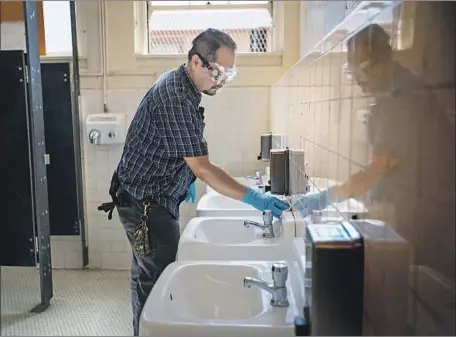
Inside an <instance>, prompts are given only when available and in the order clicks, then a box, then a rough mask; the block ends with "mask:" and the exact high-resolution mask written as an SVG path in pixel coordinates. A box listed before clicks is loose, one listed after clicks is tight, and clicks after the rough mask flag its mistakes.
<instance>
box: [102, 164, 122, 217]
mask: <svg viewBox="0 0 456 337" xmlns="http://www.w3.org/2000/svg"><path fill="white" fill-rule="evenodd" d="M119 188H120V181H119V176H118V175H117V170H115V171H114V174H113V175H112V178H111V186H110V187H109V195H110V196H111V199H112V201H111V202H105V203H102V204H101V205H100V206H98V210H99V211H104V212H105V213H108V219H109V220H111V219H112V212H113V211H114V208H115V207H116V206H117V205H119V200H118V199H117V191H118V190H119Z"/></svg>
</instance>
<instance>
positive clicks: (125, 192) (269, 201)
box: [110, 29, 289, 335]
mask: <svg viewBox="0 0 456 337" xmlns="http://www.w3.org/2000/svg"><path fill="white" fill-rule="evenodd" d="M235 51H236V44H235V42H234V41H233V40H232V38H231V37H230V36H229V35H227V34H225V33H223V32H221V31H219V30H215V29H208V30H206V31H204V32H203V33H201V34H200V35H198V36H197V37H196V38H195V39H194V40H193V46H192V48H191V50H190V51H189V53H188V62H187V64H184V65H181V66H180V67H179V68H177V69H175V70H171V71H169V72H167V73H165V74H163V75H162V76H160V78H159V79H158V80H157V82H156V83H155V84H154V85H153V86H152V88H151V89H150V90H149V91H148V92H147V94H146V95H145V97H144V98H143V100H142V102H141V103H140V105H139V107H138V110H137V112H136V114H135V117H134V119H133V121H132V123H131V126H130V128H129V130H128V135H127V139H126V142H125V147H124V151H123V155H122V158H121V161H120V163H119V166H118V168H117V171H116V173H115V174H114V177H113V183H112V186H111V190H110V194H111V196H112V197H113V200H114V203H115V205H116V207H117V210H118V213H119V218H120V221H121V222H122V224H123V225H124V227H125V230H126V233H127V236H128V239H129V241H130V243H131V245H132V247H133V261H132V268H131V271H132V308H133V317H134V319H133V326H134V334H135V335H138V333H139V331H138V330H139V318H140V316H141V311H142V309H143V307H144V304H145V301H146V299H147V297H148V295H149V293H150V292H151V290H152V287H153V285H154V284H155V282H156V280H157V279H158V277H159V276H160V274H161V273H162V271H163V270H164V269H165V268H166V267H167V266H168V265H169V264H170V263H172V262H173V261H174V260H175V257H176V253H177V247H178V242H179V236H180V230H179V223H178V219H179V206H180V204H181V202H182V201H184V200H185V199H186V197H187V196H188V195H189V194H188V191H189V189H190V192H191V193H190V194H192V193H193V198H194V188H193V187H194V185H193V184H194V181H195V180H196V178H197V177H198V178H200V179H201V180H202V181H204V182H205V183H207V184H208V185H209V186H211V187H212V188H213V189H214V190H216V191H218V192H219V193H221V194H223V195H225V196H228V197H231V198H233V199H237V200H241V201H243V202H245V203H248V204H250V205H252V206H254V207H255V208H257V209H259V210H261V211H264V210H266V209H268V210H271V211H272V212H273V214H274V215H275V216H276V217H280V216H281V214H282V212H283V210H285V209H288V207H289V206H288V204H286V203H285V202H283V201H281V200H279V199H277V198H275V197H273V196H270V195H266V194H261V193H259V192H256V191H254V190H253V189H250V188H247V187H246V186H243V185H241V184H239V183H238V182H237V181H236V180H235V179H233V178H232V177H231V176H230V175H229V174H228V173H226V172H225V171H224V170H223V169H221V168H220V167H218V166H217V165H215V164H213V163H212V162H211V161H210V159H209V156H208V148H207V144H206V140H205V139H204V136H203V131H204V108H201V107H200V106H199V105H200V102H201V93H204V94H206V95H210V96H212V95H215V94H216V92H217V90H218V89H220V88H222V87H223V86H224V85H225V84H226V83H227V82H229V81H231V80H232V79H234V77H235V75H236V70H235V67H234V62H235Z"/></svg>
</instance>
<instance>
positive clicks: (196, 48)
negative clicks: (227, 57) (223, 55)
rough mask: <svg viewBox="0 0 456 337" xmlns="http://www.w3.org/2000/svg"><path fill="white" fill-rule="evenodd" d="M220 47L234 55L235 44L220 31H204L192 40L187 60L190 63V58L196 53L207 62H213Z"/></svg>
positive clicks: (212, 29)
mask: <svg viewBox="0 0 456 337" xmlns="http://www.w3.org/2000/svg"><path fill="white" fill-rule="evenodd" d="M221 47H226V48H228V49H230V50H232V51H233V53H234V52H235V51H236V42H234V40H233V39H232V38H231V37H230V36H229V35H228V34H227V33H224V32H222V31H221V30H218V29H214V28H209V29H206V30H205V31H204V32H202V33H200V34H199V35H198V36H197V37H195V38H194V39H193V41H192V48H191V49H190V51H189V52H188V60H189V61H190V60H191V58H192V56H193V55H195V54H197V53H198V54H200V55H201V56H202V57H204V58H205V59H206V60H207V61H208V62H215V61H216V59H217V50H219V49H220V48H221Z"/></svg>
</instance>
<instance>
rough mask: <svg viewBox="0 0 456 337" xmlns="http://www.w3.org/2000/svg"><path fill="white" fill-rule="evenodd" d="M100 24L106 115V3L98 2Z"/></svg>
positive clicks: (106, 109) (106, 108)
mask: <svg viewBox="0 0 456 337" xmlns="http://www.w3.org/2000/svg"><path fill="white" fill-rule="evenodd" d="M100 5H101V7H100V22H101V34H100V35H101V59H102V73H103V112H104V113H108V67H107V63H108V60H107V52H106V2H105V1H101V2H100Z"/></svg>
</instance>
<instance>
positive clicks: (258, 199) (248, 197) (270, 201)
mask: <svg viewBox="0 0 456 337" xmlns="http://www.w3.org/2000/svg"><path fill="white" fill-rule="evenodd" d="M242 201H243V202H245V203H246V204H249V205H251V206H253V207H255V208H256V209H258V210H260V211H266V210H270V211H271V212H272V215H273V216H275V217H276V218H280V217H281V215H282V212H283V211H285V210H287V209H289V208H290V205H288V204H287V203H286V202H285V201H282V200H280V199H277V198H276V197H273V196H272V195H269V194H264V193H260V192H258V191H255V190H254V189H252V188H248V189H247V191H246V192H245V194H244V198H243V199H242Z"/></svg>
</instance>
